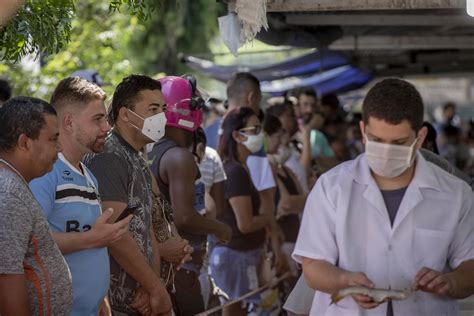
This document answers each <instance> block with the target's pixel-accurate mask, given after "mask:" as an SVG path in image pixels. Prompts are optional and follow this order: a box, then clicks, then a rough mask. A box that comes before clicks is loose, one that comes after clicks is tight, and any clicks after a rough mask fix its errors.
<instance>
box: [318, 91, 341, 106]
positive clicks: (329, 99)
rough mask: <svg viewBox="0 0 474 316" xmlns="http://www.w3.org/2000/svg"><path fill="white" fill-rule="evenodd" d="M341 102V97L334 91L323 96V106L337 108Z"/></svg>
mask: <svg viewBox="0 0 474 316" xmlns="http://www.w3.org/2000/svg"><path fill="white" fill-rule="evenodd" d="M339 104H340V103H339V98H338V97H337V95H335V94H334V93H329V94H326V95H324V96H323V97H322V98H321V105H322V106H329V107H331V108H334V109H337V108H338V107H339Z"/></svg>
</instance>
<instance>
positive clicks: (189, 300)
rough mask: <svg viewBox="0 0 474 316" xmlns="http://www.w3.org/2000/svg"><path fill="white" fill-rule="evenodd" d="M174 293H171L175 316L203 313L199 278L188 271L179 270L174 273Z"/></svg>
mask: <svg viewBox="0 0 474 316" xmlns="http://www.w3.org/2000/svg"><path fill="white" fill-rule="evenodd" d="M174 285H175V289H176V293H171V299H172V300H173V309H174V312H175V314H176V316H190V315H195V314H198V313H202V312H203V311H204V300H203V298H202V293H201V283H199V276H198V275H197V274H196V273H195V272H193V271H190V270H186V269H181V270H179V271H177V272H176V273H175V276H174Z"/></svg>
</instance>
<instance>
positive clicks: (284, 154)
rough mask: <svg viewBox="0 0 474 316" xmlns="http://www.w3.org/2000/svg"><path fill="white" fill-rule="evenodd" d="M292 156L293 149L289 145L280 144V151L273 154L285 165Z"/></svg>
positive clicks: (279, 162) (277, 161) (278, 162)
mask: <svg viewBox="0 0 474 316" xmlns="http://www.w3.org/2000/svg"><path fill="white" fill-rule="evenodd" d="M290 157H291V150H290V148H288V147H287V146H284V147H283V146H280V147H279V148H278V152H277V153H276V154H274V155H273V159H275V162H276V163H277V164H279V165H284V164H285V162H287V161H288V159H290Z"/></svg>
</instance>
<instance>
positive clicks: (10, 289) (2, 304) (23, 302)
mask: <svg viewBox="0 0 474 316" xmlns="http://www.w3.org/2000/svg"><path fill="white" fill-rule="evenodd" d="M0 315H2V316H29V315H31V314H30V303H29V302H28V291H27V289H26V279H25V276H24V275H23V274H0Z"/></svg>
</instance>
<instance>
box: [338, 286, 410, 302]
mask: <svg viewBox="0 0 474 316" xmlns="http://www.w3.org/2000/svg"><path fill="white" fill-rule="evenodd" d="M411 292H412V290H387V289H371V288H368V287H365V286H349V287H346V288H344V289H342V290H339V291H337V292H336V293H334V294H332V295H331V304H337V302H339V301H340V300H342V299H343V298H345V297H346V296H349V295H353V294H361V295H366V296H368V297H370V298H371V299H372V300H373V301H374V302H377V303H380V302H383V301H384V300H387V299H388V300H395V301H403V300H405V299H407V298H408V296H410V294H411Z"/></svg>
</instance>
